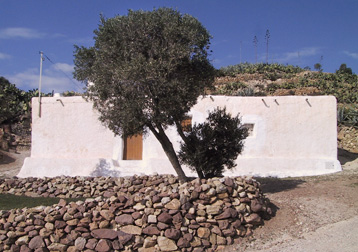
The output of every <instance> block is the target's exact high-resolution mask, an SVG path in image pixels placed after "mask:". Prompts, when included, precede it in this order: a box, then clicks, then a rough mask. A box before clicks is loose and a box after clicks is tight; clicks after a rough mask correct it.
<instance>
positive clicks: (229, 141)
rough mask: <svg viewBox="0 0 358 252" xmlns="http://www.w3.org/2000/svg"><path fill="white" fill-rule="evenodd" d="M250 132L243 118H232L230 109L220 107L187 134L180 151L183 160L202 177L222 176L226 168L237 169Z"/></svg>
mask: <svg viewBox="0 0 358 252" xmlns="http://www.w3.org/2000/svg"><path fill="white" fill-rule="evenodd" d="M247 135H248V132H247V129H246V128H245V127H243V126H242V125H241V122H240V118H239V116H238V115H237V116H235V117H231V115H230V114H229V113H226V109H225V108H223V109H220V108H217V109H215V110H214V111H213V112H211V113H209V116H208V118H207V120H206V121H205V122H204V123H201V124H195V125H194V126H193V128H192V130H191V131H190V132H188V133H187V135H186V140H185V141H184V143H182V144H181V149H180V152H179V158H180V161H181V162H182V163H183V164H186V165H188V166H189V167H190V168H191V169H192V170H195V171H196V172H197V173H198V175H199V177H200V178H210V177H218V176H222V173H223V172H224V169H225V168H227V169H232V168H233V167H235V166H236V164H235V160H236V158H237V156H238V155H239V154H240V153H241V152H242V150H243V146H244V143H243V140H244V139H245V138H246V137H247Z"/></svg>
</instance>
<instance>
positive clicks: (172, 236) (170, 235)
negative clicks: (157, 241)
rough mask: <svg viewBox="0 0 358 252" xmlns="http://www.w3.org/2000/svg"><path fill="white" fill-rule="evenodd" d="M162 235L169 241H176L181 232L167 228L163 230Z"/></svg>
mask: <svg viewBox="0 0 358 252" xmlns="http://www.w3.org/2000/svg"><path fill="white" fill-rule="evenodd" d="M164 235H165V237H167V238H169V239H172V240H178V239H179V238H180V236H181V232H180V231H179V230H177V229H174V228H169V229H167V230H165V232H164Z"/></svg>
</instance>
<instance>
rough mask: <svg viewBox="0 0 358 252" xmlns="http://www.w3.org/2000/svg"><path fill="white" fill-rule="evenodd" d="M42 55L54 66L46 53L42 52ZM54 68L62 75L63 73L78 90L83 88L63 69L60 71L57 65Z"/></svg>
mask: <svg viewBox="0 0 358 252" xmlns="http://www.w3.org/2000/svg"><path fill="white" fill-rule="evenodd" d="M43 55H44V56H45V57H46V59H47V60H48V61H49V62H50V63H52V64H53V65H54V66H56V64H55V63H54V62H53V61H52V60H51V59H50V58H49V57H48V56H47V55H46V54H43ZM56 70H59V71H60V72H61V73H62V74H63V75H65V76H66V78H67V79H69V80H70V81H71V82H72V83H73V84H74V85H76V87H77V88H78V90H81V91H82V90H83V88H82V87H81V86H80V85H78V84H77V83H76V82H74V81H73V79H72V78H71V77H70V76H68V74H66V73H65V72H64V71H62V70H61V69H60V68H59V67H56Z"/></svg>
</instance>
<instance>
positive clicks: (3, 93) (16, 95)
mask: <svg viewBox="0 0 358 252" xmlns="http://www.w3.org/2000/svg"><path fill="white" fill-rule="evenodd" d="M28 110H29V98H28V95H27V94H26V92H25V91H22V90H20V89H18V88H17V87H16V86H15V85H14V84H11V83H10V82H9V81H8V80H7V79H5V78H4V77H0V124H3V123H12V122H14V121H16V120H18V119H19V116H20V115H22V114H23V113H24V112H26V111H28Z"/></svg>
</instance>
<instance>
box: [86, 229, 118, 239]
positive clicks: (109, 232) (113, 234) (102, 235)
mask: <svg viewBox="0 0 358 252" xmlns="http://www.w3.org/2000/svg"><path fill="white" fill-rule="evenodd" d="M91 235H92V236H93V237H94V238H97V239H110V240H114V239H116V238H117V237H118V232H117V231H115V230H113V229H107V228H102V229H95V230H92V232H91Z"/></svg>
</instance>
